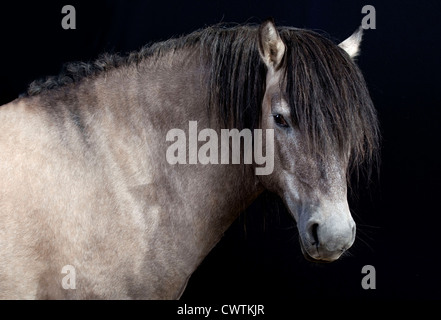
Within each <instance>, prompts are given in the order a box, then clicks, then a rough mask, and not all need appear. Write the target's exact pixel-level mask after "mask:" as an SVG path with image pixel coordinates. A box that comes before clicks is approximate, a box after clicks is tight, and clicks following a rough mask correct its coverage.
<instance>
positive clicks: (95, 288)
mask: <svg viewBox="0 0 441 320" xmlns="http://www.w3.org/2000/svg"><path fill="white" fill-rule="evenodd" d="M362 31H363V30H362V29H361V28H359V29H358V30H357V31H356V32H355V33H354V34H352V35H351V36H350V37H349V38H348V39H346V40H345V41H343V42H342V43H340V44H338V45H337V44H335V43H334V42H332V41H331V40H329V39H328V38H327V37H325V36H323V35H321V34H319V33H316V32H313V31H309V30H304V29H297V28H293V27H276V26H275V24H274V21H273V20H271V19H270V20H266V21H264V22H263V23H262V24H260V25H238V26H237V25H236V26H226V25H215V26H211V27H207V28H204V29H201V30H197V31H195V32H193V33H190V34H188V35H185V36H182V37H178V38H174V39H170V40H167V41H164V42H158V43H154V44H151V45H148V46H145V47H143V48H142V49H140V50H139V51H136V52H132V53H130V54H128V55H126V56H119V55H110V54H105V55H103V56H101V57H100V58H98V59H97V60H96V61H95V62H92V63H84V62H78V63H71V64H67V65H65V67H64V68H63V70H62V72H61V73H60V74H59V75H58V76H54V77H48V78H46V79H43V80H39V81H35V82H33V83H32V84H31V85H30V86H29V88H28V91H27V93H26V94H24V95H22V96H20V97H19V98H17V99H16V100H14V101H12V102H10V103H8V104H5V105H3V106H1V107H0V132H1V134H0V298H3V299H178V298H179V297H180V296H181V294H182V293H183V291H184V290H185V287H186V284H187V281H188V279H189V278H190V276H191V275H192V273H193V272H194V271H195V269H196V268H197V267H198V265H199V264H200V263H201V261H202V260H203V259H204V257H206V256H207V254H208V253H209V252H210V250H211V249H212V248H213V247H214V246H215V245H216V244H217V243H218V242H219V241H220V239H221V238H222V235H223V233H224V232H225V231H226V230H227V228H228V227H229V226H230V225H231V224H232V222H233V221H234V220H235V219H236V218H237V217H238V215H239V214H240V212H242V211H243V210H245V209H246V208H247V207H248V206H249V205H250V204H251V203H252V202H253V201H254V200H255V199H256V198H257V197H258V196H259V195H260V194H261V193H262V192H263V191H264V190H269V191H270V192H273V193H276V194H277V195H278V196H280V197H281V198H282V199H283V202H284V204H285V206H286V208H287V209H288V211H289V213H290V215H292V217H293V218H294V219H295V221H296V223H297V228H298V231H299V239H300V240H299V241H300V244H301V248H302V252H303V254H304V256H305V258H306V259H308V260H311V261H314V262H331V261H334V260H336V259H338V258H339V257H340V256H341V255H342V254H343V253H344V252H345V251H346V250H347V249H348V248H350V247H351V245H352V244H353V242H354V239H355V235H356V226H355V222H354V220H353V218H352V216H351V213H350V210H349V206H348V201H347V190H348V177H349V176H351V174H352V173H353V172H359V171H360V170H361V169H363V168H369V167H371V166H372V165H373V164H374V163H375V161H377V158H378V149H379V136H380V134H379V124H378V119H377V115H376V111H375V108H374V106H373V103H372V101H371V99H370V96H369V92H368V89H367V85H366V82H365V80H364V79H363V75H362V73H361V71H360V70H359V68H358V67H357V65H356V63H355V62H354V58H355V57H356V56H357V54H358V52H359V47H360V42H361V38H362ZM190 121H194V122H197V125H198V127H199V128H209V129H210V130H211V131H210V132H216V133H217V134H218V135H219V136H220V135H221V132H222V130H225V129H237V130H245V129H248V130H255V129H261V130H264V132H267V133H266V136H267V137H269V136H271V137H272V139H262V141H260V142H259V141H257V140H256V139H255V133H252V138H253V141H252V142H251V143H252V144H253V145H257V144H259V145H260V146H261V147H262V152H265V150H266V152H267V156H271V157H272V159H273V160H274V164H273V169H272V171H271V172H270V173H268V174H261V175H258V174H255V173H256V169H257V168H258V167H259V163H256V161H255V160H253V161H251V163H239V164H237V163H231V162H229V163H228V164H223V163H218V164H214V163H208V164H207V163H196V164H190V163H189V162H185V163H170V161H167V157H166V153H167V149H168V148H169V147H170V145H171V142H172V141H170V140H169V139H166V136H167V133H168V132H170V130H172V129H179V130H182V132H184V133H187V134H189V123H190ZM194 122H192V123H194ZM253 132H255V131H253ZM270 133H271V134H270ZM205 138H207V136H206V137H205ZM196 143H197V147H199V146H201V145H202V143H203V141H200V139H199V140H198V141H197V142H196ZM269 144H271V146H270V145H269ZM243 149H245V148H244V145H242V146H241V148H239V150H243ZM210 151H213V150H210ZM189 153H190V152H189ZM230 156H233V155H230Z"/></svg>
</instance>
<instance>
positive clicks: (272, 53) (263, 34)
mask: <svg viewBox="0 0 441 320" xmlns="http://www.w3.org/2000/svg"><path fill="white" fill-rule="evenodd" d="M258 36H259V53H260V56H261V57H262V59H263V62H265V64H266V66H267V67H268V69H273V70H277V69H278V68H279V67H280V64H281V62H282V59H283V56H284V55H285V50H286V47H285V44H284V43H283V41H282V39H281V38H280V35H279V32H278V31H277V29H276V26H275V25H274V21H273V20H272V19H268V20H266V21H265V22H263V23H262V24H261V25H260V27H259V35H258Z"/></svg>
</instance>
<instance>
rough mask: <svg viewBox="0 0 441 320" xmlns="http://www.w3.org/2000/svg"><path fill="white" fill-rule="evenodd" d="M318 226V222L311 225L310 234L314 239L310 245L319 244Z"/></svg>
mask: <svg viewBox="0 0 441 320" xmlns="http://www.w3.org/2000/svg"><path fill="white" fill-rule="evenodd" d="M318 226H319V225H318V223H314V224H313V225H312V226H311V235H312V238H313V239H314V242H313V243H312V245H314V246H318V245H319V238H318Z"/></svg>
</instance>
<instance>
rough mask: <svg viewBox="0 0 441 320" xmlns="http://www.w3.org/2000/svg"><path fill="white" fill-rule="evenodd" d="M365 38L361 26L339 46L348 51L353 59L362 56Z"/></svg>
mask: <svg viewBox="0 0 441 320" xmlns="http://www.w3.org/2000/svg"><path fill="white" fill-rule="evenodd" d="M362 38H363V28H362V27H361V26H360V27H359V28H358V29H357V30H356V31H355V32H354V33H353V34H352V35H351V36H350V37H349V38H347V39H346V40H345V41H343V42H341V43H340V44H339V45H338V46H339V47H340V48H342V49H343V50H344V51H346V52H347V53H348V54H349V56H350V57H351V58H352V59H353V58H355V57H356V56H358V55H359V54H360V44H361V39H362Z"/></svg>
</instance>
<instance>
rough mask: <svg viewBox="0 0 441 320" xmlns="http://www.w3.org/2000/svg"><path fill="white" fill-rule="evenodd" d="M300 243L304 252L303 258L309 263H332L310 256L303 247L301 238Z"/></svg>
mask: <svg viewBox="0 0 441 320" xmlns="http://www.w3.org/2000/svg"><path fill="white" fill-rule="evenodd" d="M299 242H300V249H301V250H302V254H303V257H304V258H305V259H306V260H308V261H309V262H314V263H331V262H332V261H330V260H321V259H316V258H313V257H311V256H310V254H309V253H308V251H306V249H305V248H304V247H303V243H302V239H301V238H300V237H299Z"/></svg>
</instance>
